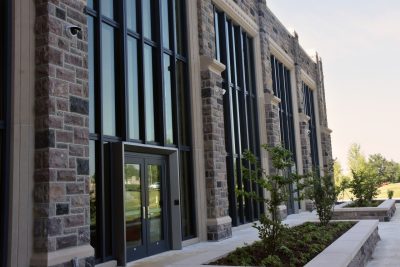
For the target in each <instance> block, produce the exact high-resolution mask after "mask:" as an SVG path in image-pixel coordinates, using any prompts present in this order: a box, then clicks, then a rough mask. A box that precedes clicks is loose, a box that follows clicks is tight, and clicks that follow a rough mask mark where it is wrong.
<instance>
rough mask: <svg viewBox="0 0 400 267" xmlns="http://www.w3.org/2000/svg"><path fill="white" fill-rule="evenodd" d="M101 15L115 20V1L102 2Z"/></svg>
mask: <svg viewBox="0 0 400 267" xmlns="http://www.w3.org/2000/svg"><path fill="white" fill-rule="evenodd" d="M101 14H102V15H104V16H107V17H109V18H110V19H113V18H114V1H113V0H101Z"/></svg>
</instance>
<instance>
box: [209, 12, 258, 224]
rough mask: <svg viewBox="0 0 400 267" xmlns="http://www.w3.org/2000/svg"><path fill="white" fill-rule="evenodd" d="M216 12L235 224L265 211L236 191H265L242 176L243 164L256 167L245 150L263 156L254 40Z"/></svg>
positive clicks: (229, 176) (252, 218)
mask: <svg viewBox="0 0 400 267" xmlns="http://www.w3.org/2000/svg"><path fill="white" fill-rule="evenodd" d="M214 14H215V18H214V19H215V20H214V21H215V33H216V54H215V57H216V59H217V60H219V61H220V62H222V63H223V64H225V66H226V70H225V71H224V72H223V86H224V88H225V90H226V93H225V95H224V119H225V141H226V150H227V158H226V161H227V175H228V191H229V209H230V210H229V212H230V216H231V218H232V223H233V225H239V224H243V223H246V222H252V221H254V220H256V219H258V218H259V216H260V212H262V205H260V204H259V203H257V202H256V201H252V200H250V199H243V198H242V197H241V196H237V195H236V192H235V189H245V190H246V191H248V192H252V191H254V192H256V193H258V194H262V192H261V191H260V188H259V187H258V186H257V185H255V184H253V183H250V182H249V181H247V180H244V179H243V176H242V166H246V167H247V168H251V167H252V166H249V163H248V162H246V161H245V160H244V158H243V152H244V151H245V150H251V151H252V152H253V153H254V154H255V155H256V156H258V157H259V140H258V124H257V93H256V84H255V77H254V72H255V71H254V55H253V40H252V39H251V38H250V37H249V36H248V35H247V33H246V32H244V31H243V29H242V28H241V27H240V26H238V25H235V24H234V22H233V21H232V20H231V19H229V18H228V17H227V16H226V14H225V13H223V12H219V11H217V10H215V12H214ZM253 167H254V166H253Z"/></svg>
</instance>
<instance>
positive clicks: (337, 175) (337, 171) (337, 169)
mask: <svg viewBox="0 0 400 267" xmlns="http://www.w3.org/2000/svg"><path fill="white" fill-rule="evenodd" d="M333 178H334V181H335V186H336V187H338V186H339V185H340V184H341V183H342V181H343V180H344V179H346V178H347V176H346V175H344V174H343V168H342V164H340V162H339V161H338V160H337V159H336V160H335V161H334V162H333Z"/></svg>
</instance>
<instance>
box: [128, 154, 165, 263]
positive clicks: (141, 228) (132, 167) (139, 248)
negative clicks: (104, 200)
mask: <svg viewBox="0 0 400 267" xmlns="http://www.w3.org/2000/svg"><path fill="white" fill-rule="evenodd" d="M165 168H166V164H165V159H164V158H162V157H155V156H148V157H143V155H142V156H141V158H140V157H136V156H127V158H126V163H125V166H124V172H125V181H124V183H125V196H124V199H125V227H126V229H125V230H126V248H127V260H128V261H132V260H136V259H139V258H143V257H146V256H149V255H153V254H156V253H160V252H163V251H166V250H167V249H168V242H167V234H166V230H165V229H166V227H167V225H166V222H167V220H166V215H167V208H166V206H167V205H166V204H167V201H166V197H167V196H166V195H167V190H166V189H167V188H166V186H165V173H166V170H165Z"/></svg>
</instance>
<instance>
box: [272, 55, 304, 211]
mask: <svg viewBox="0 0 400 267" xmlns="http://www.w3.org/2000/svg"><path fill="white" fill-rule="evenodd" d="M270 58H271V73H272V89H273V93H274V95H275V96H276V97H278V98H279V99H280V100H281V101H280V102H279V125H280V132H281V144H282V146H283V147H284V148H285V149H287V150H289V151H290V152H291V153H292V161H293V162H294V164H295V165H294V166H295V170H294V171H295V172H297V151H296V132H295V127H294V123H295V122H294V110H293V101H295V99H294V98H293V94H292V81H291V70H289V68H287V67H286V66H285V65H284V64H283V63H282V62H281V61H279V59H277V58H276V57H275V56H274V55H271V57H270ZM292 171H293V170H289V172H292ZM288 175H289V174H288ZM288 190H289V192H291V193H290V194H289V200H288V203H287V204H288V207H287V208H288V214H292V213H294V212H295V204H294V201H295V200H294V194H298V192H295V190H294V187H293V184H290V185H289V186H288ZM299 205H300V203H299Z"/></svg>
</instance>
